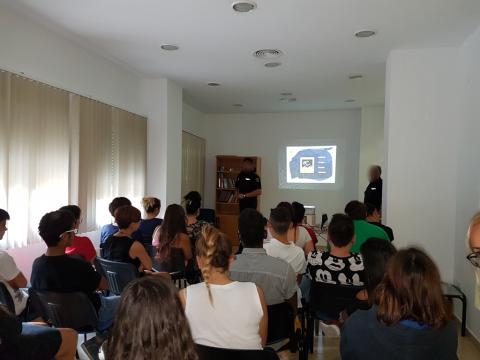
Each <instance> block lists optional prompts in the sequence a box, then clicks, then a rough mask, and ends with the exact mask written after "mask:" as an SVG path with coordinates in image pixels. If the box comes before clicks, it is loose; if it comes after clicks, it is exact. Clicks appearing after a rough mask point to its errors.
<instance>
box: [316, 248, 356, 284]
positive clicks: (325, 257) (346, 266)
mask: <svg viewBox="0 0 480 360" xmlns="http://www.w3.org/2000/svg"><path fill="white" fill-rule="evenodd" d="M307 272H308V273H309V274H310V276H311V278H312V280H313V281H316V282H323V283H327V284H337V285H353V286H363V285H364V284H365V278H364V267H363V259H362V256H361V255H360V254H350V256H348V257H336V256H334V255H332V254H330V252H328V251H316V250H315V251H312V252H311V253H310V254H309V255H308V268H307Z"/></svg>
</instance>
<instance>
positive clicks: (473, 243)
mask: <svg viewBox="0 0 480 360" xmlns="http://www.w3.org/2000/svg"><path fill="white" fill-rule="evenodd" d="M467 238H468V245H469V246H470V250H471V251H472V252H471V253H470V254H468V255H467V259H468V260H469V261H470V263H471V264H472V265H473V266H474V267H475V273H476V281H477V294H480V212H478V213H476V214H475V215H474V216H473V218H472V220H471V221H470V226H469V227H468V233H467ZM478 296H479V297H480V295H478ZM476 300H477V299H476ZM478 301H479V302H480V298H479V299H478Z"/></svg>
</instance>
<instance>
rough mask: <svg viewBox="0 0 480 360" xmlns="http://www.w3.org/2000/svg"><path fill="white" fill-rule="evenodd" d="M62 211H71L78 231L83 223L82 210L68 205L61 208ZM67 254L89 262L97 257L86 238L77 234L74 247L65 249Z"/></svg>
mask: <svg viewBox="0 0 480 360" xmlns="http://www.w3.org/2000/svg"><path fill="white" fill-rule="evenodd" d="M60 210H66V211H70V213H71V214H72V215H73V217H74V218H75V229H77V230H78V228H79V226H80V224H81V222H82V210H81V209H80V208H79V207H78V206H77V205H67V206H63V207H61V208H60ZM65 254H67V255H77V256H80V257H81V258H83V259H84V260H85V261H87V262H90V263H91V262H93V260H95V257H96V256H97V252H96V251H95V247H94V246H93V244H92V240H90V239H89V238H88V237H86V236H78V235H77V234H75V235H74V237H73V242H72V246H69V247H67V248H66V249H65Z"/></svg>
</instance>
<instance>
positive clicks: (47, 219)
mask: <svg viewBox="0 0 480 360" xmlns="http://www.w3.org/2000/svg"><path fill="white" fill-rule="evenodd" d="M74 225H75V217H74V216H73V215H72V213H71V212H70V211H66V210H57V211H52V212H49V213H47V214H45V215H43V217H42V218H41V220H40V224H39V225H38V232H39V233H40V236H41V237H42V239H43V241H45V243H46V244H47V246H48V247H53V246H56V245H58V243H59V242H60V235H62V234H63V233H64V232H65V231H69V230H72V229H73V226H74Z"/></svg>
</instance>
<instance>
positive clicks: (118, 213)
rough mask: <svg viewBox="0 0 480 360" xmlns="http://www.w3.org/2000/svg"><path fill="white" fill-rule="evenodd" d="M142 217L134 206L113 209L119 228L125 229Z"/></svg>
mask: <svg viewBox="0 0 480 360" xmlns="http://www.w3.org/2000/svg"><path fill="white" fill-rule="evenodd" d="M141 219H142V213H141V212H140V210H138V209H137V208H136V207H133V206H130V205H127V206H121V207H119V208H118V209H117V210H115V222H116V223H117V226H118V228H119V229H126V228H128V227H129V226H130V225H131V224H132V223H138V222H139V221H140V220H141Z"/></svg>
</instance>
